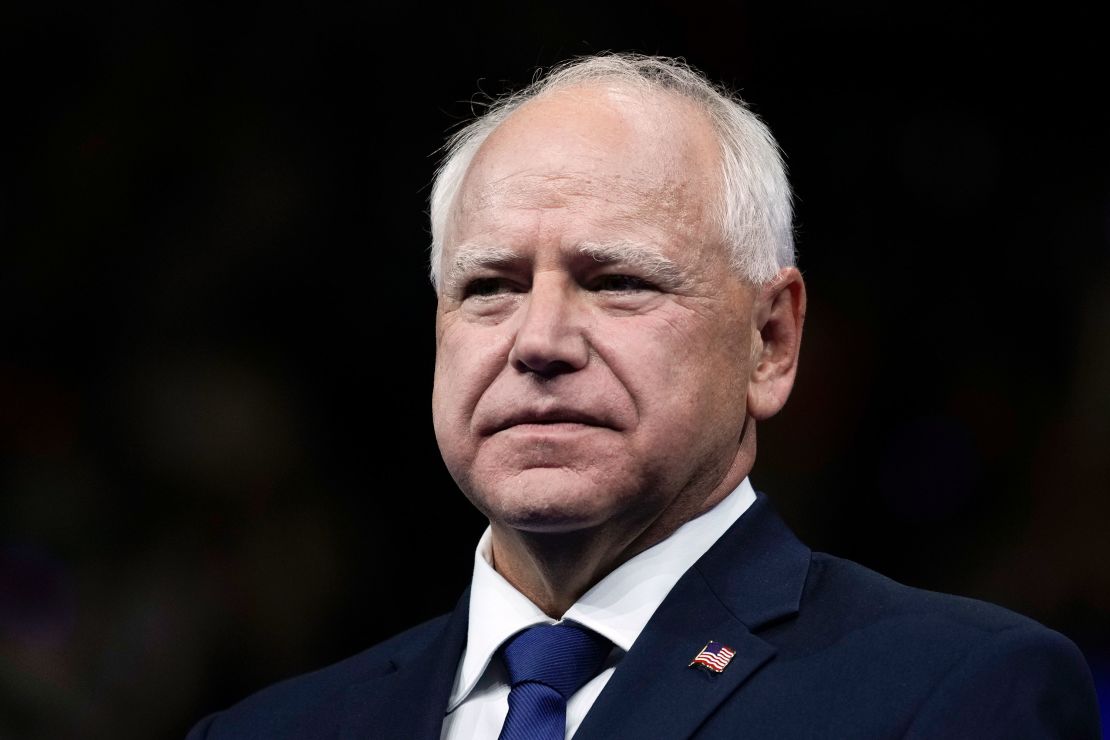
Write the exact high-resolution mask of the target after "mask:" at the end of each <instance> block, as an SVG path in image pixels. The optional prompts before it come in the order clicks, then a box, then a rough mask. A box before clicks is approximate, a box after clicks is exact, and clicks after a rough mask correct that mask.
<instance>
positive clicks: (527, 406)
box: [433, 86, 754, 532]
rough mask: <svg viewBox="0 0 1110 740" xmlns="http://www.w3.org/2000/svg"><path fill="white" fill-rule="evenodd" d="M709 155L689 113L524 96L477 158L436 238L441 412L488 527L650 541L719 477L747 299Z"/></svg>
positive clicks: (675, 103) (623, 102) (669, 105)
mask: <svg viewBox="0 0 1110 740" xmlns="http://www.w3.org/2000/svg"><path fill="white" fill-rule="evenodd" d="M718 151H719V150H718V145H717V143H716V140H715V139H714V136H713V133H712V130H711V128H710V125H709V123H708V122H707V121H706V120H705V119H704V117H703V116H702V114H700V113H699V112H698V111H697V110H696V109H695V108H693V106H692V105H691V104H689V103H688V102H686V101H683V100H680V99H672V98H671V97H669V96H660V95H655V94H652V95H644V94H641V93H636V92H622V91H618V90H612V89H606V88H603V87H601V86H591V87H583V88H572V89H569V90H564V91H560V92H556V93H553V94H549V95H547V96H544V97H541V98H539V99H536V100H533V101H531V102H529V103H528V104H526V105H525V106H523V107H522V108H521V109H519V110H518V111H516V112H515V113H513V114H512V115H511V116H510V118H509V119H508V120H507V121H506V122H505V123H503V124H502V125H501V126H500V127H499V128H498V129H497V130H496V131H495V132H494V133H493V134H492V135H491V136H490V137H489V139H488V140H487V141H486V142H485V143H484V145H483V146H482V148H481V149H480V151H479V152H478V154H477V156H476V157H475V159H474V161H473V163H472V165H471V168H470V170H469V172H468V174H467V176H466V178H465V180H464V182H463V184H462V187H461V190H460V195H459V199H458V201H457V203H456V208H455V211H454V213H453V216H452V218H451V219H450V221H449V226H448V229H447V233H446V235H445V237H446V239H445V249H444V256H443V264H442V268H443V276H444V280H443V286H442V288H441V290H440V295H439V308H438V312H437V318H436V341H437V354H436V371H435V389H434V393H433V417H434V422H435V431H436V437H437V439H438V441H439V447H440V450H441V452H442V454H443V458H444V461H445V462H446V464H447V467H448V469H449V470H450V472H451V474H452V476H453V477H454V479H455V480H456V482H457V483H458V484H459V486H460V488H461V489H462V490H463V492H464V493H465V494H466V495H467V496H468V497H469V498H470V499H471V501H472V502H473V503H474V504H475V506H477V507H478V509H480V510H481V511H482V512H483V513H484V514H486V515H487V516H488V517H489V518H490V520H491V521H492V522H493V523H494V525H495V528H496V527H497V526H506V527H512V528H514V529H517V530H526V531H533V532H567V531H573V530H582V529H586V528H591V527H596V526H599V525H611V524H613V523H615V522H616V523H627V524H628V526H629V527H630V531H643V530H644V528H645V527H646V526H650V524H651V523H652V522H653V521H656V520H657V519H659V518H660V517H661V516H664V514H665V512H672V515H673V513H674V512H676V511H683V512H685V514H684V516H683V517H682V518H689V517H690V516H693V515H695V514H696V513H699V511H700V510H702V509H704V508H705V506H704V502H705V500H706V499H707V497H709V496H711V495H712V494H713V493H714V491H715V490H716V489H718V488H720V486H721V485H722V483H723V482H725V481H726V480H727V476H728V474H729V472H730V467H731V466H734V463H735V460H736V457H737V450H738V442H739V439H740V436H741V429H742V427H743V424H744V420H745V408H746V406H745V398H746V394H747V384H748V375H749V372H750V368H751V363H752V352H753V344H752V337H753V324H752V316H751V314H752V310H751V309H752V301H753V296H754V289H753V288H752V287H751V286H750V285H748V284H747V283H746V282H745V281H743V280H741V279H740V278H739V277H738V276H736V275H735V273H734V272H733V271H732V270H731V269H730V268H729V266H728V258H727V253H726V251H725V249H724V247H723V246H722V241H721V234H720V230H719V228H718V227H717V226H716V225H715V223H714V222H713V218H712V216H713V213H714V210H713V209H714V206H715V205H716V203H717V197H718V196H717V190H716V188H717V187H718V182H719V180H718V178H719V177H720V161H719V154H718ZM735 482H736V481H732V482H731V483H730V489H731V485H735ZM495 531H496V529H495Z"/></svg>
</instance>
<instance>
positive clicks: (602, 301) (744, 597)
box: [192, 55, 1098, 740]
mask: <svg viewBox="0 0 1110 740" xmlns="http://www.w3.org/2000/svg"><path fill="white" fill-rule="evenodd" d="M431 215H432V228H433V240H434V243H433V250H432V276H433V281H434V283H435V285H436V289H437V293H438V298H439V308H438V313H437V319H436V341H437V359H436V373H435V385H434V391H433V399H432V407H433V420H434V424H435V431H436V436H437V439H438V441H439V446H440V450H441V452H442V454H443V458H444V461H445V462H446V464H447V467H448V469H449V470H450V472H451V474H452V476H453V477H454V479H455V481H456V482H457V483H458V485H459V488H460V489H461V490H462V491H463V493H465V494H466V495H467V497H468V498H469V499H470V500H471V501H472V502H473V504H474V505H475V506H476V507H477V508H478V509H479V510H481V511H482V513H483V514H485V515H486V516H487V517H488V518H489V521H490V527H489V529H488V530H487V532H486V534H485V535H484V536H483V538H482V540H481V542H480V543H479V545H478V551H477V554H476V557H475V565H474V578H473V582H472V585H471V588H470V589H469V591H468V592H467V593H466V594H464V596H463V598H462V599H461V600H460V602H459V604H458V606H457V607H456V609H455V611H454V612H453V613H452V614H450V615H447V616H445V617H442V618H440V619H437V620H434V621H432V622H429V623H427V624H424V625H421V626H419V627H416V628H414V629H413V630H410V631H408V632H406V633H404V634H402V635H399V636H398V637H396V638H394V639H392V640H390V641H388V642H386V643H383V644H381V645H378V646H377V647H374V648H371V649H370V650H368V651H366V652H364V653H362V654H360V655H358V656H355V657H354V658H351V659H348V660H347V661H345V662H343V663H340V664H337V665H335V666H331V667H329V668H326V669H324V670H322V671H319V672H317V673H314V674H310V675H307V676H303V677H299V678H295V679H292V680H290V681H287V682H285V683H282V684H279V685H277V686H274V687H271V688H270V689H267V690H266V691H263V692H261V693H260V694H258V695H256V696H254V697H252V698H250V699H248V700H246V701H245V702H243V703H242V704H240V705H238V706H236V707H234V708H232V709H230V710H228V711H226V712H223V713H220V714H217V715H214V716H213V717H209V718H208V719H206V720H204V721H203V722H201V723H200V724H199V725H198V726H197V727H196V728H194V731H193V734H192V736H193V737H196V738H202V737H208V738H225V737H226V738H254V737H258V738H262V737H265V738H315V737H343V738H348V737H349V738H354V737H367V738H384V737H397V738H435V737H445V738H472V737H474V738H494V737H498V736H500V737H502V738H507V739H508V738H523V737H531V738H538V737H545V738H554V737H564V736H566V737H569V736H571V735H573V736H574V737H575V738H579V739H581V740H587V739H588V738H613V737H617V738H626V737H627V738H686V737H698V738H724V737H730V738H731V737H774V738H784V737H875V738H886V737H901V736H906V737H1069V738H1076V737H1082V738H1087V737H1090V738H1094V737H1097V735H1098V717H1097V711H1096V709H1095V708H1094V707H1095V700H1094V693H1093V689H1092V686H1091V680H1090V675H1089V672H1088V671H1087V669H1086V666H1085V664H1084V662H1083V658H1082V656H1081V655H1080V654H1079V652H1078V651H1077V650H1076V648H1075V647H1074V645H1072V644H1071V643H1070V642H1068V641H1067V640H1066V639H1065V638H1063V637H1061V636H1060V635H1058V634H1056V633H1053V632H1051V631H1049V630H1047V629H1045V628H1043V627H1041V626H1040V625H1037V624H1036V623H1034V622H1031V621H1029V620H1027V619H1024V618H1022V617H1019V616H1017V615H1015V614H1012V613H1010V612H1007V611H1005V610H1002V609H999V608H997V607H993V606H989V605H986V604H983V603H979V602H974V601H970V600H966V599H959V598H956V597H949V596H943V595H938V594H932V593H927V592H921V591H916V590H913V589H910V588H907V587H904V586H901V585H899V584H896V583H893V582H891V581H889V580H887V579H885V578H883V577H881V576H879V575H877V574H875V573H872V572H870V571H868V570H866V569H864V568H862V567H860V566H858V565H855V564H853V563H849V562H847V561H842V560H839V559H837V558H833V557H830V556H827V555H823V554H818V553H811V552H810V551H809V550H808V549H807V548H806V547H805V546H804V545H803V544H802V543H800V542H799V541H797V540H796V539H795V538H794V537H793V535H791V533H790V532H789V531H788V530H787V529H786V527H785V525H784V524H783V523H782V522H781V521H780V520H779V519H778V518H777V516H776V515H775V514H774V512H773V511H772V509H771V507H770V504H769V503H768V501H767V499H766V498H764V497H763V496H762V495H761V494H756V493H755V492H754V491H753V489H752V486H751V483H750V482H749V480H748V477H747V476H748V473H749V471H750V470H751V469H752V466H753V464H754V462H755V455H756V429H757V423H758V422H759V421H760V420H762V419H765V418H767V417H770V416H772V415H773V414H775V413H776V412H777V411H778V410H779V409H781V408H782V406H783V404H784V403H785V402H786V399H787V396H788V394H789V392H790V389H791V386H792V384H793V381H794V374H795V369H796V367H797V358H798V351H799V346H800V341H801V334H802V322H803V318H804V315H805V301H806V299H805V287H804V284H803V281H802V278H801V275H800V274H799V272H798V270H797V269H796V268H795V267H794V266H793V245H792V240H791V208H790V193H789V188H788V186H787V183H786V179H785V175H784V172H783V167H782V164H781V161H780V158H779V155H778V151H777V148H776V146H775V144H774V141H773V139H772V138H771V135H770V133H769V132H768V131H767V129H766V128H765V127H764V126H763V125H762V123H760V122H759V120H758V119H756V118H755V117H754V116H753V115H752V114H751V113H749V112H748V111H747V110H746V109H745V108H744V107H743V106H742V105H741V104H740V103H738V102H735V101H733V100H731V99H729V98H728V97H726V96H724V95H722V94H721V93H720V92H718V91H717V90H716V89H714V88H713V87H712V86H711V85H710V84H709V83H707V82H706V81H705V80H704V79H703V78H701V77H700V76H699V75H697V74H696V73H694V72H692V71H691V70H689V69H688V68H686V67H684V66H682V65H681V64H678V63H675V62H673V61H670V60H664V59H655V58H644V57H637V56H622V55H613V56H602V57H594V58H588V59H584V60H580V61H577V62H575V63H573V64H570V65H568V66H565V67H563V68H561V69H559V70H557V71H556V72H554V73H552V74H551V75H549V76H548V77H546V78H545V79H543V80H541V81H540V82H538V83H536V84H535V85H534V86H533V87H532V88H530V89H529V90H528V91H526V92H525V93H523V94H520V95H518V96H516V97H513V98H510V99H508V100H507V101H502V102H501V104H499V105H498V106H495V107H494V108H492V109H491V110H490V111H489V112H487V113H486V115H485V116H483V117H482V118H481V119H479V120H478V121H476V122H474V123H473V124H471V125H470V126H469V127H468V128H466V129H464V130H463V131H462V132H461V133H460V134H459V135H457V136H456V137H455V139H454V140H453V141H452V143H451V146H450V148H449V152H448V155H447V157H446V160H445V163H444V165H443V167H442V168H441V170H440V172H439V173H438V175H437V179H436V183H435V188H434V190H433V195H432V209H431ZM548 625H556V626H548Z"/></svg>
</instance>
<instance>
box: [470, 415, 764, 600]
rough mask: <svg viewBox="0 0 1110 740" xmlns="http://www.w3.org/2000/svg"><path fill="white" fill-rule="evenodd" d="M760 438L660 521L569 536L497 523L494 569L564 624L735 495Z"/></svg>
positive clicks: (602, 527) (611, 525)
mask: <svg viewBox="0 0 1110 740" xmlns="http://www.w3.org/2000/svg"><path fill="white" fill-rule="evenodd" d="M754 436H755V435H754V434H752V435H750V440H749V444H750V447H751V449H750V454H742V455H738V456H737V457H736V459H734V460H733V463H732V465H731V466H730V467H729V468H728V470H727V471H725V473H724V475H723V476H721V478H720V480H719V481H718V483H717V484H716V485H715V486H713V488H712V489H710V490H709V491H708V492H704V493H700V494H698V493H697V492H693V495H686V496H678V497H676V501H675V505H674V506H672V507H670V508H668V509H667V510H666V511H664V512H663V513H662V514H661V515H660V516H659V517H657V518H656V519H654V520H650V521H644V522H606V523H605V524H603V525H600V526H597V527H591V528H586V529H580V530H574V531H569V532H530V531H522V530H517V529H513V528H512V527H507V526H504V525H500V524H498V523H496V522H493V523H491V529H492V542H491V545H492V559H493V567H494V568H495V569H496V570H497V572H498V573H500V574H501V576H502V577H504V578H505V580H507V581H508V582H509V583H511V584H512V585H513V587H515V588H516V589H517V590H518V591H520V592H521V593H522V594H524V595H525V596H526V597H528V599H530V600H531V601H532V603H534V604H535V605H536V606H538V607H539V608H540V609H541V610H542V611H543V612H544V613H545V614H547V615H548V616H550V617H552V618H553V619H561V618H562V616H563V614H565V613H566V611H567V610H568V609H570V607H571V606H573V605H574V604H575V602H577V601H578V600H579V599H580V598H581V597H582V595H583V594H585V593H586V592H587V591H589V590H590V589H591V588H593V586H594V585H596V584H597V583H598V582H600V581H601V580H602V579H603V578H604V577H605V576H607V575H608V574H609V573H612V572H613V571H614V570H616V569H617V568H618V567H620V565H621V564H623V563H624V562H625V561H627V560H629V559H630V558H632V557H634V556H636V555H637V554H639V553H641V552H643V551H644V550H646V549H648V548H649V547H651V546H653V545H655V544H658V543H659V542H662V541H663V540H665V539H666V538H667V537H670V536H671V535H672V534H673V533H674V532H675V530H677V529H678V528H679V527H680V526H682V525H683V524H684V523H686V522H688V521H690V520H691V519H693V518H695V517H697V516H700V515H701V514H703V513H705V512H706V511H709V510H710V509H712V508H713V507H714V506H716V505H717V504H718V503H720V502H721V500H722V499H724V498H725V497H726V496H727V495H728V494H729V493H730V492H731V491H733V490H734V489H735V488H736V486H737V485H739V483H740V481H742V480H743V479H744V478H745V477H746V476H747V475H748V472H749V471H750V470H751V467H752V465H751V463H752V462H753V461H754V457H755V455H754V452H755V450H754V441H755V440H754ZM747 446H748V445H743V447H747ZM742 451H744V452H749V450H742Z"/></svg>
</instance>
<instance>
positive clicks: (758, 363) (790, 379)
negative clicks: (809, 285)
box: [748, 267, 806, 421]
mask: <svg viewBox="0 0 1110 740" xmlns="http://www.w3.org/2000/svg"><path fill="white" fill-rule="evenodd" d="M805 316H806V286H805V282H804V281H803V280H802V274H801V273H800V272H798V270H797V268H794V267H784V268H783V269H781V270H779V274H778V276H777V277H776V278H775V279H774V280H773V281H772V282H770V283H768V284H767V285H764V286H762V287H761V288H760V289H759V293H758V294H757V295H756V297H755V301H754V302H753V304H752V324H753V331H754V332H756V335H755V336H753V340H754V341H753V342H752V370H751V375H750V376H749V378H748V413H749V414H751V415H752V417H754V418H755V419H756V420H757V421H761V420H763V419H767V418H770V417H771V416H774V415H775V414H776V413H778V411H779V409H781V408H782V407H783V405H785V404H786V399H787V397H788V396H789V395H790V389H791V388H793V387H794V374H795V372H796V371H797V369H798V352H799V351H800V349H801V346H802V324H803V323H804V322H805Z"/></svg>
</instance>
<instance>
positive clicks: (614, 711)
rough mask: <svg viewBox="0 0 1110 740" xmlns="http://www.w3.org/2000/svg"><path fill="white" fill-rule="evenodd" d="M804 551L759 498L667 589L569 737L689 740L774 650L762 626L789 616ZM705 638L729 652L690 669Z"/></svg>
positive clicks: (803, 569)
mask: <svg viewBox="0 0 1110 740" xmlns="http://www.w3.org/2000/svg"><path fill="white" fill-rule="evenodd" d="M809 554H810V553H809V549H808V548H806V547H805V546H804V545H803V544H801V543H800V542H799V541H798V540H797V539H795V538H794V535H793V534H792V533H791V532H790V530H789V529H787V527H786V525H785V524H783V522H782V520H780V519H779V518H778V516H777V515H776V514H775V513H774V511H773V510H772V509H771V507H770V504H769V502H768V501H767V499H766V497H765V496H763V495H762V494H760V495H759V497H758V499H757V500H756V502H755V503H754V504H752V506H751V508H749V510H748V511H747V512H745V514H744V515H743V516H742V517H740V519H739V520H738V521H737V522H736V523H735V524H734V525H733V526H732V527H730V528H729V530H728V531H727V532H726V533H725V535H724V536H723V537H721V539H720V540H719V541H718V542H717V543H716V544H715V545H714V546H713V547H712V548H710V550H709V551H708V552H707V553H706V554H705V555H704V556H702V558H701V559H700V560H698V562H697V563H696V564H695V565H694V567H693V568H691V569H690V571H688V572H687V573H686V574H685V575H684V576H683V577H682V578H681V579H680V580H679V582H678V583H677V584H675V587H674V588H673V589H672V590H671V592H670V594H668V595H667V598H666V599H664V601H663V603H662V604H661V605H660V607H659V609H658V610H657V611H656V612H655V614H654V615H653V616H652V618H651V620H650V621H649V622H648V624H647V626H646V627H645V628H644V631H643V632H642V633H641V634H640V637H639V638H638V639H637V640H636V642H635V643H634V644H633V645H632V649H631V650H630V651H629V652H628V654H627V655H626V656H625V657H624V659H623V660H621V663H620V665H619V666H618V668H617V670H616V671H615V672H614V673H613V677H612V678H611V679H610V680H609V683H608V684H607V685H606V687H605V689H604V690H603V691H602V692H601V695H600V696H599V697H598V698H597V701H596V702H595V703H594V705H593V707H592V708H591V709H590V711H589V713H588V714H587V715H586V718H585V719H584V720H583V722H582V725H581V726H580V727H579V729H578V732H577V733H575V740H601V739H603V738H612V737H667V738H685V737H690V736H691V735H693V734H694V732H696V731H697V728H698V727H699V726H700V725H701V724H702V723H704V722H705V720H706V719H707V718H708V717H709V716H710V715H711V714H712V713H713V711H714V710H715V709H716V708H717V707H718V706H719V705H720V704H721V702H723V701H725V700H726V699H727V698H728V697H729V696H730V695H731V694H733V693H734V692H735V691H736V690H737V689H738V688H739V687H740V686H741V684H743V683H744V681H745V680H746V679H748V678H749V677H750V676H752V675H753V674H754V673H756V672H757V671H758V670H759V669H760V668H761V667H762V666H763V665H764V664H766V663H767V662H768V661H769V660H771V659H772V657H773V656H774V654H775V648H774V647H773V646H772V645H771V644H769V643H768V642H766V641H765V640H763V639H762V638H761V637H759V636H758V634H757V633H758V631H759V629H760V628H762V627H763V626H765V625H767V624H769V623H772V622H777V621H780V620H783V619H786V618H789V617H791V616H792V615H795V614H797V611H798V603H799V601H800V599H801V593H802V587H803V586H804V585H805V578H806V574H807V573H808V569H809ZM709 640H716V641H717V642H721V643H724V644H725V645H727V646H728V647H730V648H732V649H733V650H735V651H736V655H735V657H733V658H732V660H731V662H730V663H729V664H728V666H727V667H726V668H725V669H724V671H723V672H721V673H709V672H706V671H705V670H703V669H701V668H690V667H689V663H690V661H691V660H693V658H694V656H695V655H696V654H697V653H698V651H699V650H700V649H701V648H702V646H704V645H705V643H706V642H708V641H709Z"/></svg>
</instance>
